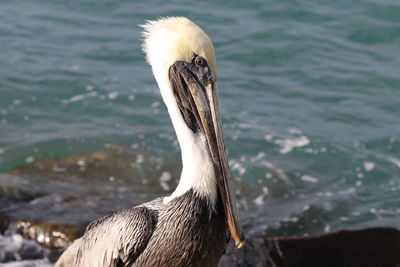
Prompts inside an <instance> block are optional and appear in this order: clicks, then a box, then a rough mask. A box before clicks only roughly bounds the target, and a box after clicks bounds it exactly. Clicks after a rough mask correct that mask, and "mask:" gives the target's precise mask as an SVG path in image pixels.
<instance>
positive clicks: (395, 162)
mask: <svg viewBox="0 0 400 267" xmlns="http://www.w3.org/2000/svg"><path fill="white" fill-rule="evenodd" d="M387 159H388V160H389V161H390V162H391V163H393V164H394V165H396V166H397V167H398V168H400V160H399V159H396V158H393V157H387Z"/></svg>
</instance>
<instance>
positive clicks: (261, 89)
mask: <svg viewBox="0 0 400 267" xmlns="http://www.w3.org/2000/svg"><path fill="white" fill-rule="evenodd" d="M172 15H184V16H187V17H189V18H190V19H192V20H193V21H195V22H196V23H197V24H199V25H200V26H201V27H202V28H203V29H204V30H205V31H206V32H207V33H208V34H209V36H210V37H211V38H212V40H213V42H214V45H215V48H216V52H217V60H218V68H219V77H218V84H219V90H220V102H221V112H222V117H223V124H224V132H225V136H226V142H227V146H228V150H229V153H230V165H231V169H232V173H233V176H234V177H235V179H236V180H237V181H238V184H239V185H238V186H237V187H236V188H237V190H238V201H239V208H240V211H241V214H242V217H243V220H244V221H251V222H253V223H252V226H251V227H247V229H246V230H247V232H248V233H249V235H251V234H255V235H256V234H267V235H286V234H300V235H302V234H306V233H319V232H323V231H331V230H335V229H339V228H361V227H366V226H394V227H399V226H400V221H399V215H400V198H399V191H400V123H399V118H400V108H399V103H400V91H399V88H400V76H399V73H400V72H399V66H400V52H399V51H400V50H399V48H400V4H399V2H398V1H390V0H386V1H382V0H379V1H378V0H370V1H368V0H363V1H361V0H360V1H305V0H298V1H277V0H273V1H261V0H260V1H218V2H216V1H202V2H200V1H196V2H191V3H186V2H184V1H172V2H168V3H167V1H146V2H144V3H135V2H132V1H105V0H102V1H88V0H87V1H61V0H60V1H23V0H21V1H9V0H3V1H2V3H1V6H0V22H1V23H0V48H1V53H0V172H6V171H8V170H10V169H12V168H13V167H15V166H18V165H21V164H27V163H30V162H32V161H35V160H41V159H45V158H48V157H66V156H70V155H76V154H79V153H83V152H91V151H99V150H104V147H105V144H115V145H118V146H122V147H126V148H132V149H142V150H146V151H149V152H150V153H152V154H154V155H157V156H159V157H160V158H161V160H167V158H168V157H169V156H170V154H171V151H172V153H173V155H174V156H175V157H176V160H175V165H177V166H179V164H180V159H179V147H178V146H177V143H176V141H175V135H174V132H173V130H172V125H171V123H170V120H169V117H168V114H167V113H166V109H165V107H164V105H163V103H162V99H161V97H160V94H159V92H158V88H157V85H156V83H155V81H154V79H153V77H152V74H151V70H150V68H149V66H148V65H147V64H146V62H145V60H144V55H143V54H142V52H141V49H140V43H141V42H140V28H139V27H138V24H142V23H144V21H145V20H146V19H155V18H158V17H160V16H172ZM271 218H273V219H271Z"/></svg>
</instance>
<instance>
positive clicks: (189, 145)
mask: <svg viewBox="0 0 400 267" xmlns="http://www.w3.org/2000/svg"><path fill="white" fill-rule="evenodd" d="M164 72H165V70H164V71H163V69H161V68H160V69H157V68H156V67H155V66H153V73H154V76H155V78H156V80H157V83H158V86H159V87H160V91H161V96H162V97H163V100H164V102H165V105H166V106H167V109H168V112H169V115H170V117H171V120H172V124H173V126H174V129H175V132H176V135H177V138H178V142H179V145H180V148H181V154H182V173H181V177H180V180H179V184H178V186H177V188H176V189H175V191H174V192H173V193H172V195H170V196H168V197H165V198H164V203H168V202H170V201H171V200H172V199H174V198H176V197H178V196H180V195H182V194H184V193H186V192H187V191H189V190H190V189H193V191H195V192H196V193H197V194H198V195H200V196H203V197H206V198H207V199H208V200H209V201H210V205H211V207H214V204H215V200H216V190H217V188H216V180H215V173H214V166H213V162H212V160H211V157H210V154H209V150H208V146H207V142H206V139H205V137H204V135H203V133H201V132H197V133H196V134H194V133H193V132H192V130H190V129H189V127H188V126H187V124H186V122H185V121H184V119H183V117H182V114H181V112H180V110H179V108H178V105H177V103H176V100H175V96H174V94H173V91H172V88H171V82H170V80H169V78H168V73H167V74H166V75H165V74H163V73H164Z"/></svg>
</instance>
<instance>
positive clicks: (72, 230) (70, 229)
mask: <svg viewBox="0 0 400 267" xmlns="http://www.w3.org/2000/svg"><path fill="white" fill-rule="evenodd" d="M14 227H15V229H16V230H17V232H19V233H21V234H22V235H23V236H24V237H27V238H29V239H32V240H35V241H36V242H37V243H39V244H41V245H42V246H45V247H48V248H65V247H67V246H69V245H70V244H71V243H72V241H73V240H75V239H76V238H77V237H78V236H79V235H81V234H82V233H83V229H82V228H79V227H78V226H76V225H62V224H50V223H35V222H31V221H18V222H16V223H15V224H14Z"/></svg>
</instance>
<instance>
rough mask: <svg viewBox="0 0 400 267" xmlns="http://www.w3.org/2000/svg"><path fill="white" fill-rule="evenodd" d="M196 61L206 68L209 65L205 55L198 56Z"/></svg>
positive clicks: (197, 64)
mask: <svg viewBox="0 0 400 267" xmlns="http://www.w3.org/2000/svg"><path fill="white" fill-rule="evenodd" d="M194 63H195V64H196V66H197V67H199V68H204V67H206V66H207V60H206V59H205V58H204V57H201V56H197V57H196V58H195V60H194Z"/></svg>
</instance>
